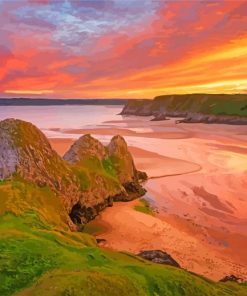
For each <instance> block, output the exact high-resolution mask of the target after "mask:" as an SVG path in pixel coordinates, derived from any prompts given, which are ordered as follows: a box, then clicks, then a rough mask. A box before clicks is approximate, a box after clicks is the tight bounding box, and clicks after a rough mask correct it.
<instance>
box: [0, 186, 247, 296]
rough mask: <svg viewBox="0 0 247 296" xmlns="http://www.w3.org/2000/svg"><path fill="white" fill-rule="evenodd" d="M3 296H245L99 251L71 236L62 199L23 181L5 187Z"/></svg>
mask: <svg viewBox="0 0 247 296" xmlns="http://www.w3.org/2000/svg"><path fill="white" fill-rule="evenodd" d="M0 237H1V240H0V295H1V296H7V295H13V294H14V293H16V295H25V296H26V295H30V296H31V295H32V296H33V295H46V296H49V295H70V296H73V295H77V296H78V295H79V296H80V295H109V296H110V295H118V296H120V295H133V296H134V295H135V296H136V295H175V296H176V295H189V296H193V295H202V296H203V295H210V296H211V295H221V296H224V295H238V296H240V295H246V291H247V290H246V288H245V287H243V286H240V285H236V284H223V283H221V284H215V283H212V282H210V281H207V280H205V279H203V278H201V277H198V276H194V275H192V274H190V273H187V272H185V271H183V270H179V269H175V268H173V267H163V266H160V265H155V264H151V263H149V262H146V261H143V260H141V259H138V258H136V257H134V256H131V255H128V254H123V253H116V252H111V251H106V250H102V249H99V248H98V247H97V246H96V244H95V240H94V238H93V237H91V236H89V235H87V234H85V233H72V232H70V231H69V229H68V227H67V225H66V215H65V213H64V210H63V207H62V205H61V202H60V198H59V197H58V196H56V195H55V194H53V193H52V192H51V191H50V190H49V188H42V189H41V188H38V187H36V186H35V185H31V184H27V183H24V182H22V181H12V182H10V181H8V182H1V183H0Z"/></svg>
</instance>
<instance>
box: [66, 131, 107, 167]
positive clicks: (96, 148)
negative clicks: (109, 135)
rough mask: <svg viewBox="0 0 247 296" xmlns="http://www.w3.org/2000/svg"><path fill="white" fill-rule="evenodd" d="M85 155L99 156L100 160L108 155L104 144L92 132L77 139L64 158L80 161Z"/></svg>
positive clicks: (75, 161)
mask: <svg viewBox="0 0 247 296" xmlns="http://www.w3.org/2000/svg"><path fill="white" fill-rule="evenodd" d="M85 157H87V158H88V157H97V158H98V159H100V160H102V159H104V158H105V157H106V151H105V147H104V146H103V144H102V143H100V141H98V140H97V139H95V138H93V137H92V136H91V135H90V134H87V135H84V136H81V137H80V138H79V139H78V140H77V141H75V143H74V144H73V145H72V146H71V147H70V149H69V150H68V151H67V152H66V153H65V155H64V157H63V158H64V159H65V160H67V161H68V162H70V163H78V162H80V161H81V160H83V159H84V158H85Z"/></svg>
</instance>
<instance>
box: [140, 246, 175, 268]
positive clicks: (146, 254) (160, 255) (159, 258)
mask: <svg viewBox="0 0 247 296" xmlns="http://www.w3.org/2000/svg"><path fill="white" fill-rule="evenodd" d="M137 256H139V257H142V258H143V259H146V260H149V261H152V262H154V263H159V264H166V265H171V266H174V267H178V268H181V267H180V265H179V264H178V262H177V261H176V260H174V259H173V258H172V257H171V256H170V255H169V254H167V253H166V252H163V251H161V250H149V251H143V252H140V253H139V254H138V255H137Z"/></svg>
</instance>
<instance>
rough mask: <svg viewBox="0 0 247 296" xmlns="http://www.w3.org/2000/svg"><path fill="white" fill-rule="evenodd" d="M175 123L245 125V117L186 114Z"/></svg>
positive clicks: (246, 122)
mask: <svg viewBox="0 0 247 296" xmlns="http://www.w3.org/2000/svg"><path fill="white" fill-rule="evenodd" d="M177 123H207V124H213V123H215V124H231V125H246V124H247V117H240V116H226V115H210V114H201V113H194V114H187V116H186V117H185V118H184V119H182V120H178V121H177Z"/></svg>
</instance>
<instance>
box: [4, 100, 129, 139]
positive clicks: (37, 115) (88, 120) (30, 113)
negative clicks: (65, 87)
mask: <svg viewBox="0 0 247 296" xmlns="http://www.w3.org/2000/svg"><path fill="white" fill-rule="evenodd" d="M122 108H123V106H95V105H94V106H89V105H84V106H81V105H78V106H69V105H65V106H0V120H3V119H6V118H16V119H22V120H25V121H29V122H32V123H33V124H34V125H36V126H37V127H38V128H40V129H41V130H42V131H43V132H44V133H45V134H46V135H47V136H48V137H61V136H63V137H64V136H66V137H70V136H69V135H64V134H63V135H62V133H61V132H60V131H59V129H60V130H63V129H80V128H94V127H97V128H99V127H102V126H104V122H106V121H111V120H119V119H121V116H119V115H117V114H118V113H119V112H120V111H121V110H122ZM50 129H53V130H52V131H51V130H50ZM54 129H55V130H54ZM56 129H57V131H56Z"/></svg>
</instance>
